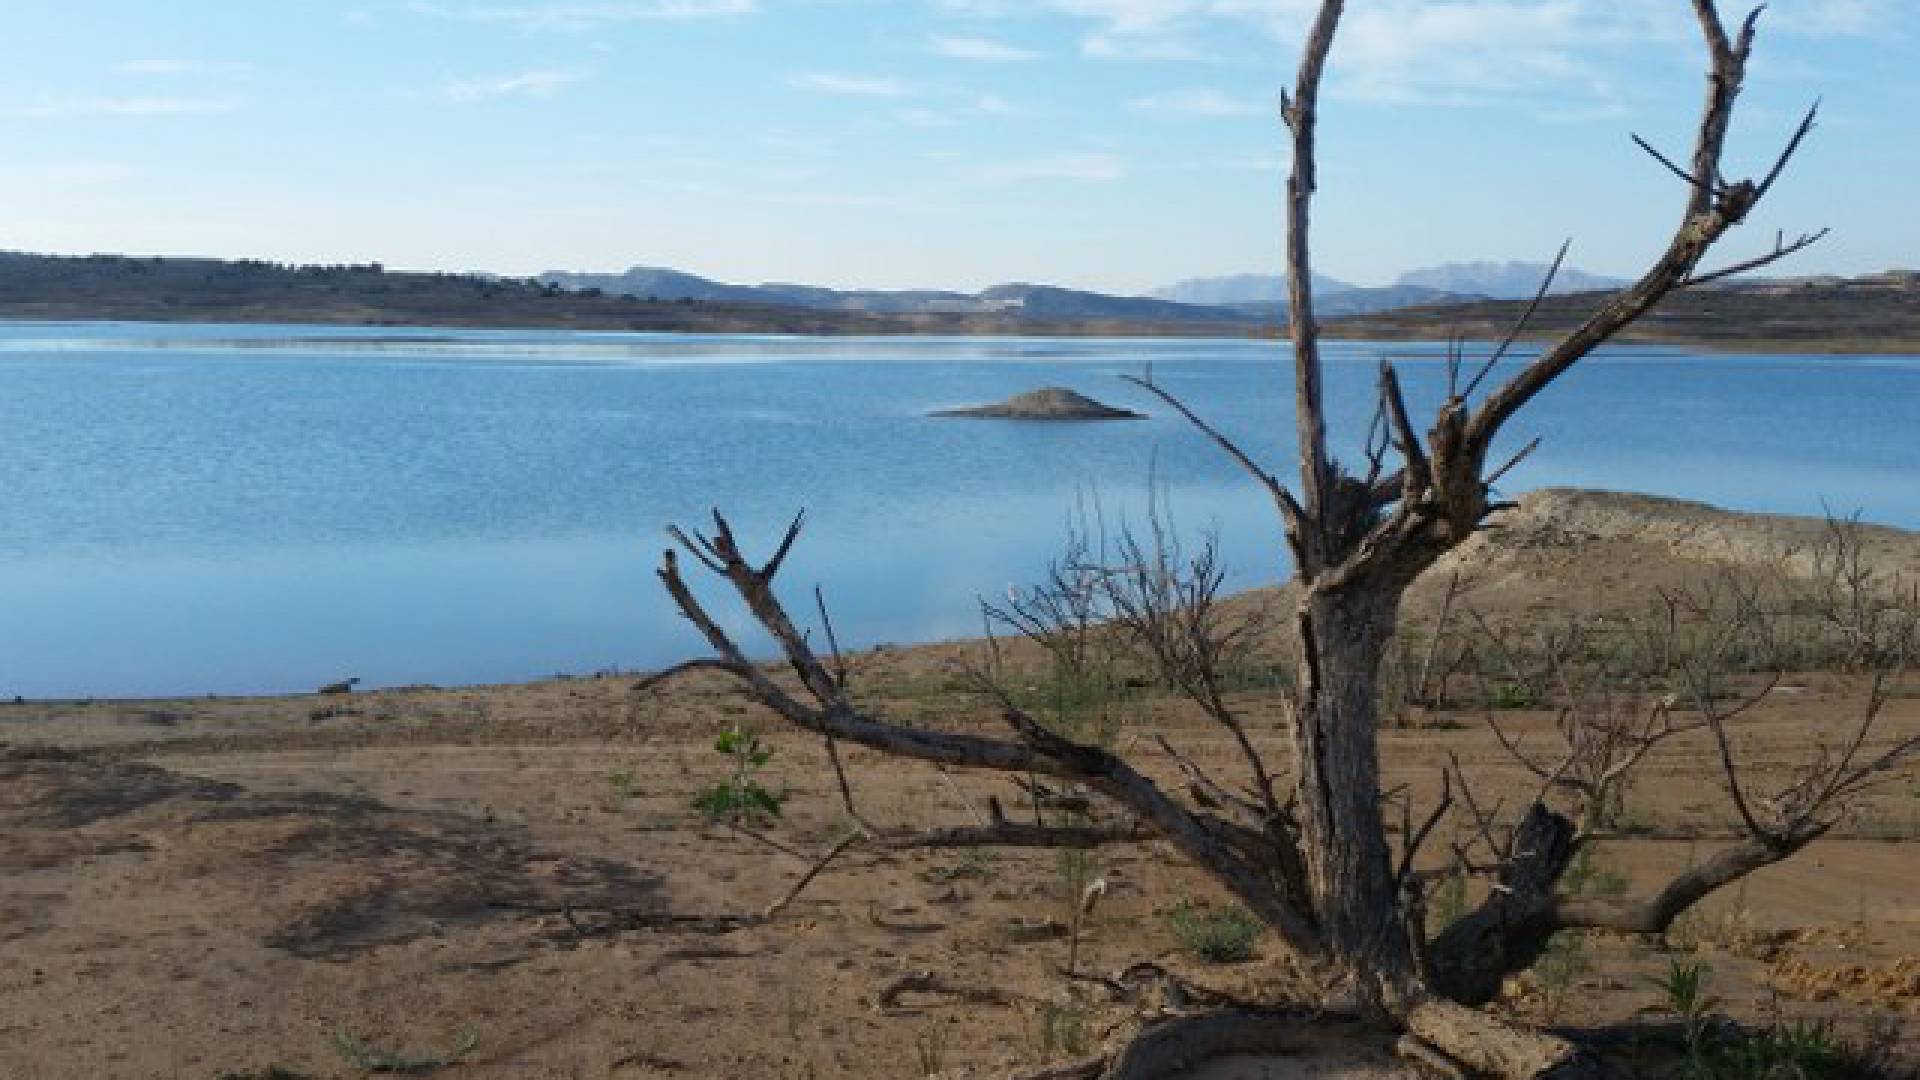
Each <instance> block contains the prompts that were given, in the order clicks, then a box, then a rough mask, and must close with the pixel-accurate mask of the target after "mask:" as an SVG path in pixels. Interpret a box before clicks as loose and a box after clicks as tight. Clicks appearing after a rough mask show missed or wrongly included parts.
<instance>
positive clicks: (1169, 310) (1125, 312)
mask: <svg viewBox="0 0 1920 1080" xmlns="http://www.w3.org/2000/svg"><path fill="white" fill-rule="evenodd" d="M978 299H979V301H980V302H981V303H982V304H984V305H986V307H987V309H988V310H992V311H1014V312H1018V313H1020V314H1022V315H1024V316H1026V317H1027V318H1030V319H1145V320H1150V321H1168V322H1231V321H1233V320H1236V319H1242V318H1246V316H1245V315H1244V314H1242V313H1240V312H1237V311H1234V310H1233V309H1231V308H1221V307H1213V306H1209V305H1204V304H1176V303H1174V302H1173V301H1171V300H1156V299H1154V298H1153V297H1149V296H1109V295H1107V294H1106V293H1096V292H1083V291H1081V290H1079V289H1062V288H1059V287H1057V286H1053V285H1033V284H1029V283H1027V282H1024V281H1018V282H1011V283H1009V284H1006V285H995V286H994V287H993V288H991V289H988V290H986V291H985V292H983V293H981V294H980V296H979V298H978Z"/></svg>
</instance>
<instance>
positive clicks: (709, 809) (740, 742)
mask: <svg viewBox="0 0 1920 1080" xmlns="http://www.w3.org/2000/svg"><path fill="white" fill-rule="evenodd" d="M713 749H714V752H715V753H717V754H720V755H721V756H722V757H724V758H725V759H726V760H727V762H728V763H729V765H730V766H731V770H732V771H731V773H730V775H729V776H728V777H727V779H725V780H722V781H721V782H719V783H717V784H714V785H713V786H711V787H708V788H704V789H702V790H701V791H700V792H699V793H698V794H696V795H695V796H694V797H693V808H694V809H695V810H698V811H699V812H700V814H701V816H703V817H705V818H706V819H707V820H709V821H730V822H736V823H738V822H747V823H755V824H764V823H768V822H771V821H774V820H775V819H777V818H779V816H780V809H781V805H782V804H783V803H785V802H786V799H787V797H786V794H785V793H784V792H780V793H776V792H773V791H769V790H767V788H766V786H765V785H763V784H761V783H760V782H759V781H758V780H756V779H755V776H756V775H757V774H758V773H759V772H760V770H762V769H764V768H766V767H767V762H769V761H771V760H772V759H773V748H772V747H770V746H766V745H764V744H762V743H761V742H760V736H758V735H756V734H754V733H752V732H749V731H746V730H745V729H743V728H741V727H740V726H739V725H738V724H735V725H734V726H732V727H730V728H728V729H727V730H725V731H723V732H721V733H720V737H719V738H718V739H715V740H714V743H713Z"/></svg>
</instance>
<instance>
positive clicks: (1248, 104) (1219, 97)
mask: <svg viewBox="0 0 1920 1080" xmlns="http://www.w3.org/2000/svg"><path fill="white" fill-rule="evenodd" d="M1129 104H1130V105H1131V106H1132V108H1134V109H1135V110H1137V111H1139V112H1148V113H1165V114H1168V115H1172V116H1254V115H1257V114H1258V113H1260V111H1261V108H1260V105H1259V104H1258V103H1257V102H1253V101H1249V100H1247V99H1245V98H1237V97H1232V96H1230V95H1228V94H1223V93H1221V92H1220V91H1218V90H1213V89H1208V88H1205V87H1192V88H1189V89H1186V90H1172V91H1169V92H1167V93H1164V94H1150V95H1148V96H1146V97H1141V98H1135V99H1133V101H1131V102H1129Z"/></svg>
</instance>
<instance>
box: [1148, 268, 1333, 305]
mask: <svg viewBox="0 0 1920 1080" xmlns="http://www.w3.org/2000/svg"><path fill="white" fill-rule="evenodd" d="M1354 287H1355V286H1354V285H1353V284H1351V283H1350V282H1345V281H1341V280H1339V279H1338V278H1330V277H1327V276H1326V275H1325V274H1315V275H1313V292H1314V295H1315V296H1332V295H1333V294H1335V293H1342V292H1346V291H1347V290H1349V289H1352V288H1354ZM1147 295H1148V296H1151V297H1154V298H1156V299H1159V300H1173V301H1176V302H1178V303H1182V304H1216V305H1223V306H1230V305H1235V304H1277V303H1279V302H1280V301H1281V300H1283V299H1284V298H1285V297H1286V295H1287V279H1286V277H1285V276H1283V275H1280V274H1227V275H1225V276H1222V277H1199V278H1187V279H1186V280H1185V281H1176V282H1174V283H1173V284H1171V285H1164V286H1162V287H1160V288H1158V289H1154V290H1152V291H1151V292H1149V293H1147Z"/></svg>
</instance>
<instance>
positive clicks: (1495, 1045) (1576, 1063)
mask: <svg viewBox="0 0 1920 1080" xmlns="http://www.w3.org/2000/svg"><path fill="white" fill-rule="evenodd" d="M1406 1025H1407V1033H1408V1034H1409V1035H1411V1036H1413V1037H1414V1038H1416V1039H1419V1040H1420V1041H1421V1042H1423V1043H1425V1044H1426V1045H1427V1046H1428V1047H1431V1048H1432V1049H1434V1050H1436V1051H1438V1052H1440V1053H1441V1054H1444V1055H1446V1056H1447V1057H1448V1058H1451V1059H1452V1060H1454V1061H1456V1062H1459V1063H1460V1064H1461V1065H1463V1066H1465V1067H1466V1069H1467V1070H1468V1073H1469V1075H1477V1076H1488V1077H1494V1078H1496V1080H1546V1078H1548V1077H1551V1078H1552V1080H1576V1078H1591V1077H1598V1076H1600V1075H1601V1073H1600V1072H1599V1070H1598V1067H1597V1066H1596V1064H1595V1063H1594V1061H1593V1060H1592V1059H1591V1058H1590V1057H1589V1056H1588V1055H1587V1054H1585V1053H1583V1052H1582V1051H1581V1050H1580V1048H1579V1047H1577V1046H1575V1045H1574V1044H1572V1043H1570V1042H1568V1041H1567V1040H1565V1039H1562V1038H1560V1037H1559V1036H1558V1035H1553V1034H1550V1033H1548V1032H1545V1031H1538V1030H1534V1029H1532V1028H1524V1027H1520V1026H1518V1025H1515V1024H1510V1023H1508V1022H1506V1021H1505V1020H1502V1019H1500V1018H1499V1017H1497V1016H1494V1015H1492V1014H1491V1013H1486V1012H1482V1011H1481V1010H1479V1009H1472V1008H1468V1007H1467V1006H1465V1005H1460V1004H1456V1003H1454V1002H1451V1001H1444V1000H1441V999H1438V998H1430V999H1428V1000H1426V1001H1423V1002H1421V1003H1419V1004H1418V1005H1415V1006H1414V1007H1413V1008H1412V1009H1411V1010H1409V1011H1408V1013H1407V1015H1406Z"/></svg>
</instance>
